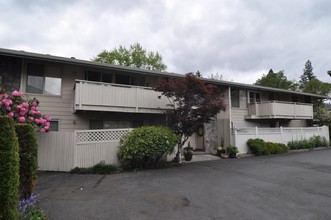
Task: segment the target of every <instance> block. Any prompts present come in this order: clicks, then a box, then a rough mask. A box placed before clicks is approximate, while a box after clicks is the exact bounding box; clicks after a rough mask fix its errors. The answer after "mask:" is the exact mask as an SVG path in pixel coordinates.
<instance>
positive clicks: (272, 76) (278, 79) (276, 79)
mask: <svg viewBox="0 0 331 220" xmlns="http://www.w3.org/2000/svg"><path fill="white" fill-rule="evenodd" d="M254 84H255V85H259V86H266V87H273V88H279V89H287V90H296V89H297V84H296V83H295V82H293V81H291V80H288V79H287V77H286V76H285V74H284V70H281V71H279V72H277V73H275V72H274V71H273V70H272V69H270V70H269V72H268V74H267V75H265V74H263V76H262V77H261V78H260V79H258V80H256V82H255V83H254Z"/></svg>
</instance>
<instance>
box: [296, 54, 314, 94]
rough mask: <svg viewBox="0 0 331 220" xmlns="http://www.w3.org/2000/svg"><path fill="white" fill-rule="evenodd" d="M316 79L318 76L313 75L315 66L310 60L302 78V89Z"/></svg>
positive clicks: (306, 64)
mask: <svg viewBox="0 0 331 220" xmlns="http://www.w3.org/2000/svg"><path fill="white" fill-rule="evenodd" d="M313 79H316V76H315V75H314V73H313V66H312V64H311V62H310V60H308V61H307V62H306V63H305V68H304V69H303V73H302V75H301V76H300V83H301V85H300V87H301V88H303V87H304V86H305V85H306V84H307V83H308V82H309V81H311V80H313Z"/></svg>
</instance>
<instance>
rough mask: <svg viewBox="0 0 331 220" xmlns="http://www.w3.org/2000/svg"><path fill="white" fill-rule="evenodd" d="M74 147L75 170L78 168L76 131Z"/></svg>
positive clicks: (75, 133)
mask: <svg viewBox="0 0 331 220" xmlns="http://www.w3.org/2000/svg"><path fill="white" fill-rule="evenodd" d="M72 146H73V148H74V158H73V159H74V164H73V168H75V167H77V131H76V130H74V137H73V141H72Z"/></svg>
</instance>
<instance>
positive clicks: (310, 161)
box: [36, 149, 331, 220]
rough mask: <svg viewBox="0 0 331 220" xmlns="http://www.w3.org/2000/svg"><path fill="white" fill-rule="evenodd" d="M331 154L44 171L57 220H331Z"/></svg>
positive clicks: (46, 204)
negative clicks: (93, 171)
mask: <svg viewBox="0 0 331 220" xmlns="http://www.w3.org/2000/svg"><path fill="white" fill-rule="evenodd" d="M330 158H331V150H329V149H325V150H319V151H309V152H301V153H292V154H285V155H275V156H264V157H248V158H241V159H227V160H222V159H221V160H213V161H203V162H195V163H189V164H184V165H183V166H181V167H174V168H169V169H160V170H149V171H141V172H132V173H120V174H115V175H78V174H68V173H53V172H42V173H40V174H39V175H38V183H37V187H36V193H37V194H39V197H38V198H39V206H40V207H41V208H43V209H44V210H46V212H47V214H48V217H49V219H50V220H53V219H331V209H330V207H331V160H330Z"/></svg>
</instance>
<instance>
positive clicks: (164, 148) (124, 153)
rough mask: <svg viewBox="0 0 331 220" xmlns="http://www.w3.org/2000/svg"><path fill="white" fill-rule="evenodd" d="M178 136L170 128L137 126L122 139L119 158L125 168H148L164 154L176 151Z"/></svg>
mask: <svg viewBox="0 0 331 220" xmlns="http://www.w3.org/2000/svg"><path fill="white" fill-rule="evenodd" d="M177 143H178V138H177V136H176V135H175V134H174V133H173V131H172V130H171V129H170V128H166V127H156V126H143V127H140V128H135V129H134V130H133V131H132V132H130V133H128V134H127V135H126V136H124V137H123V138H122V139H121V141H120V147H119V152H118V159H119V160H120V161H121V162H122V165H123V166H124V168H148V167H150V166H154V165H155V164H157V163H158V162H159V160H160V159H161V158H162V157H163V155H164V154H171V153H173V152H174V149H175V145H176V144H177Z"/></svg>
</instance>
